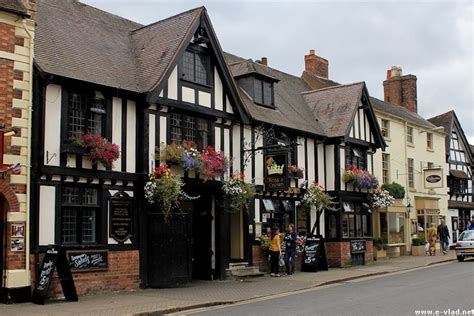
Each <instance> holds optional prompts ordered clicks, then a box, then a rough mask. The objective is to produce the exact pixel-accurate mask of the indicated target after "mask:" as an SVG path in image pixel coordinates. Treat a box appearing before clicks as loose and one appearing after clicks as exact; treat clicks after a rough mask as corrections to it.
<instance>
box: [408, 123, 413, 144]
mask: <svg viewBox="0 0 474 316" xmlns="http://www.w3.org/2000/svg"><path fill="white" fill-rule="evenodd" d="M407 142H408V143H409V144H411V145H413V127H411V126H407Z"/></svg>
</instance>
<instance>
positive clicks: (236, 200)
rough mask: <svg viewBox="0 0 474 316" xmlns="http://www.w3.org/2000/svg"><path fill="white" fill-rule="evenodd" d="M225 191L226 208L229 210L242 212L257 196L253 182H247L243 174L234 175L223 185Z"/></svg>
mask: <svg viewBox="0 0 474 316" xmlns="http://www.w3.org/2000/svg"><path fill="white" fill-rule="evenodd" d="M222 191H223V193H224V201H225V204H224V209H225V210H226V211H228V212H231V213H235V212H240V210H241V209H242V208H243V207H247V205H248V204H249V203H250V201H252V199H253V198H254V196H255V187H254V185H253V184H250V183H247V182H245V179H244V176H243V175H233V176H231V177H230V179H229V181H225V182H224V184H223V185H222Z"/></svg>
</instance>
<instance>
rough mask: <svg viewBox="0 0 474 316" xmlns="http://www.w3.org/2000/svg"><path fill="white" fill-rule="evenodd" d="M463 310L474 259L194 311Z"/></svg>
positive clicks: (471, 299)
mask: <svg viewBox="0 0 474 316" xmlns="http://www.w3.org/2000/svg"><path fill="white" fill-rule="evenodd" d="M449 309H450V310H449ZM458 309H459V310H460V312H461V315H462V310H466V311H467V310H470V314H469V315H474V260H473V259H471V260H466V261H465V262H462V263H458V262H453V263H449V264H443V265H436V266H431V267H427V268H423V269H419V270H416V271H410V272H405V273H397V274H393V275H387V276H383V277H377V278H372V279H366V280H354V281H350V282H345V283H342V284H340V285H335V286H330V287H325V288H320V289H317V288H316V289H313V290H310V291H305V292H302V293H296V294H293V295H289V296H284V297H277V298H272V299H269V300H260V301H257V302H253V303H249V304H238V305H231V306H228V307H218V308H216V307H214V308H210V309H207V310H201V311H199V312H197V313H193V312H191V314H193V315H226V316H230V315H417V313H416V311H417V310H433V311H435V310H439V311H440V315H444V312H452V311H454V312H456V311H457V310H458ZM185 314H186V313H185ZM420 315H421V314H420ZM433 315H434V314H433ZM446 315H450V314H446ZM453 315H456V314H453Z"/></svg>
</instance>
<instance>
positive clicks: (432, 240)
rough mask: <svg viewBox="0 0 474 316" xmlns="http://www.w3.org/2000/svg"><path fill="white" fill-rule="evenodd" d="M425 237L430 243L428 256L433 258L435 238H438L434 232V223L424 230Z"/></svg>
mask: <svg viewBox="0 0 474 316" xmlns="http://www.w3.org/2000/svg"><path fill="white" fill-rule="evenodd" d="M426 236H427V237H428V242H429V243H430V249H429V250H430V256H435V255H436V238H437V236H438V231H437V230H436V225H435V223H431V227H430V228H428V229H427V230H426Z"/></svg>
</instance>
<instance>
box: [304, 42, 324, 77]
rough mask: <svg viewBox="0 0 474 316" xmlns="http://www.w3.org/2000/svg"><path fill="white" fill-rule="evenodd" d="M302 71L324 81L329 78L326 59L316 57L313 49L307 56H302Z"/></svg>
mask: <svg viewBox="0 0 474 316" xmlns="http://www.w3.org/2000/svg"><path fill="white" fill-rule="evenodd" d="M304 70H305V71H307V72H309V73H310V74H312V75H315V76H318V77H321V78H324V79H328V78H329V76H328V75H329V63H328V61H327V59H324V58H322V57H319V56H318V55H316V54H315V52H314V49H311V50H310V51H309V55H306V56H304Z"/></svg>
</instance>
